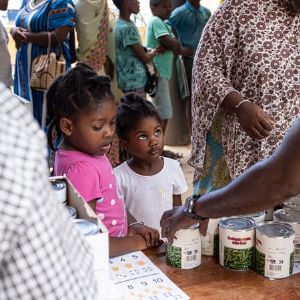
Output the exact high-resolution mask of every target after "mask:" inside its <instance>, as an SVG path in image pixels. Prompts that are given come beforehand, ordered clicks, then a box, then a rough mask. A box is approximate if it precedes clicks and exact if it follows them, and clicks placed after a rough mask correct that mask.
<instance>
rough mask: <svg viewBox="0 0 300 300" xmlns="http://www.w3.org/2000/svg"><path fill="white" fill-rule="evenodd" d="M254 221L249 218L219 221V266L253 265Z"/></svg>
mask: <svg viewBox="0 0 300 300" xmlns="http://www.w3.org/2000/svg"><path fill="white" fill-rule="evenodd" d="M255 227H256V223H255V221H254V220H253V219H251V218H237V217H235V218H228V219H224V220H221V221H220V222H219V233H220V247H219V261H220V264H221V266H223V267H224V268H227V269H231V270H240V271H243V270H249V269H252V267H253V254H254V243H255Z"/></svg>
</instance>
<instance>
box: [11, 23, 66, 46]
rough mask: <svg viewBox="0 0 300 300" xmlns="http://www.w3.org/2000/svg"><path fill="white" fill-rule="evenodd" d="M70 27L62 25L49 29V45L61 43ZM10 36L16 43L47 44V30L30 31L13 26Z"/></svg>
mask: <svg viewBox="0 0 300 300" xmlns="http://www.w3.org/2000/svg"><path fill="white" fill-rule="evenodd" d="M71 29H72V27H70V26H62V27H59V28H56V29H55V30H53V31H50V35H51V45H54V46H55V45H58V44H60V43H62V42H63V41H64V40H65V39H66V38H67V36H68V34H69V32H70V30H71ZM10 33H11V36H12V37H13V39H14V40H15V42H16V43H17V44H18V45H21V44H26V43H33V44H37V45H40V46H44V47H47V46H48V32H47V31H42V32H30V31H27V30H24V29H23V28H22V27H15V28H12V29H11V31H10Z"/></svg>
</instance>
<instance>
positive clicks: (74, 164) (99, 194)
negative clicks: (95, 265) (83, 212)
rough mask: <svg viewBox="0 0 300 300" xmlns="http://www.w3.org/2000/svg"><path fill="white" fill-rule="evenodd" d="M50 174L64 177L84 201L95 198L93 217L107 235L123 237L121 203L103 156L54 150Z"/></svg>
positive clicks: (123, 205) (125, 230)
mask: <svg viewBox="0 0 300 300" xmlns="http://www.w3.org/2000/svg"><path fill="white" fill-rule="evenodd" d="M54 175H57V176H62V175H66V176H67V177H68V179H69V180H70V182H71V183H72V184H73V186H74V187H75V188H76V190H77V191H78V192H79V193H80V195H81V196H82V197H83V198H84V199H85V201H87V202H89V201H92V200H95V199H97V201H96V208H95V210H96V214H97V215H98V217H99V218H100V220H102V222H103V223H104V225H105V226H106V228H107V230H108V231H109V235H110V236H112V237H123V236H126V235H127V228H128V227H127V213H126V209H125V204H124V202H123V199H122V198H121V197H119V195H118V193H117V185H116V177H115V174H114V172H113V169H112V166H111V164H110V163H109V161H108V158H107V157H106V156H105V155H101V156H93V155H89V154H86V153H83V152H79V151H70V150H58V151H56V152H55V164H54Z"/></svg>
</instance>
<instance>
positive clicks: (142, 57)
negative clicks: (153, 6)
mask: <svg viewBox="0 0 300 300" xmlns="http://www.w3.org/2000/svg"><path fill="white" fill-rule="evenodd" d="M113 3H114V4H115V6H116V7H117V8H118V9H119V12H120V15H119V19H118V21H117V23H116V27H115V47H116V67H117V80H118V87H119V88H120V89H121V90H122V91H123V93H129V92H134V93H137V94H139V95H140V96H141V97H143V98H146V92H145V85H146V82H147V79H148V76H147V73H146V64H147V63H149V62H151V61H152V60H153V58H154V56H155V55H156V54H157V53H158V52H159V51H160V50H159V48H158V47H152V50H149V51H147V52H146V51H145V50H144V48H143V45H142V41H141V37H140V34H139V31H138V29H137V27H136V25H135V24H134V23H133V22H132V21H131V20H130V16H131V15H132V14H137V13H138V12H139V11H140V3H139V1H138V0H113Z"/></svg>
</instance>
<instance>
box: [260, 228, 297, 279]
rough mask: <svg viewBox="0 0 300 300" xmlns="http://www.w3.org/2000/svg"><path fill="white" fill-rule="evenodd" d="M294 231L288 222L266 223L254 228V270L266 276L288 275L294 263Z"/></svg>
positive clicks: (276, 277)
mask: <svg viewBox="0 0 300 300" xmlns="http://www.w3.org/2000/svg"><path fill="white" fill-rule="evenodd" d="M294 239H295V232H294V230H293V228H292V227H291V226H290V225H288V224H281V223H266V224H262V225H259V226H258V227H257V228H256V247H255V270H256V272H257V273H258V274H261V275H264V276H266V277H268V278H273V279H278V278H286V277H289V276H290V275H291V274H292V272H293V265H294Z"/></svg>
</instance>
